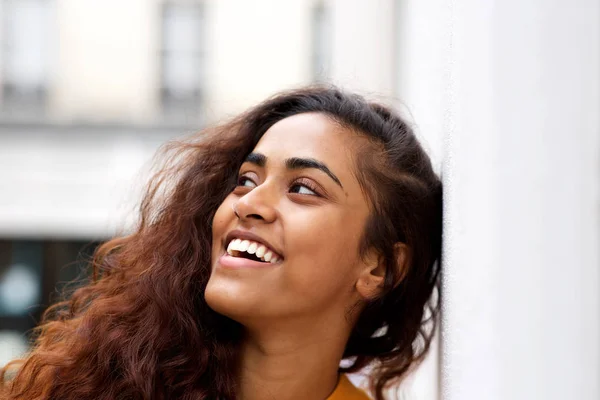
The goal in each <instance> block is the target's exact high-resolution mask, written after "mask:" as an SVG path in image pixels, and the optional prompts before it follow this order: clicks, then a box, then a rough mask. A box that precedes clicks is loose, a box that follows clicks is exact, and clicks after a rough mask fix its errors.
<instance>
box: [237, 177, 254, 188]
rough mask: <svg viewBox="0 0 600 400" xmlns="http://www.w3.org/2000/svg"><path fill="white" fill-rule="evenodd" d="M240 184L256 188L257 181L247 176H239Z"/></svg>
mask: <svg viewBox="0 0 600 400" xmlns="http://www.w3.org/2000/svg"><path fill="white" fill-rule="evenodd" d="M237 185H238V186H244V187H249V188H254V187H256V183H254V182H253V181H252V179H250V178H248V177H247V176H240V177H239V178H238V182H237Z"/></svg>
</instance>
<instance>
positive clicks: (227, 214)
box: [212, 196, 233, 250]
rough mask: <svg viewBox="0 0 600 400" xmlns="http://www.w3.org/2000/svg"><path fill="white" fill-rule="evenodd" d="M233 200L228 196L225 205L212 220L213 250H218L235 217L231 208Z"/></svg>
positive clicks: (220, 207)
mask: <svg viewBox="0 0 600 400" xmlns="http://www.w3.org/2000/svg"><path fill="white" fill-rule="evenodd" d="M231 204H232V199H231V196H228V197H227V198H226V199H225V200H224V201H223V203H221V205H220V206H219V208H217V211H216V212H215V216H214V217H213V220H212V238H213V250H214V249H216V248H218V247H219V246H220V243H221V239H222V237H223V235H225V233H226V232H227V227H228V225H229V222H230V220H231V218H232V216H233V211H232V208H231Z"/></svg>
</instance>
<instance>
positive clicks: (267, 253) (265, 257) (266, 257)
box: [263, 250, 273, 262]
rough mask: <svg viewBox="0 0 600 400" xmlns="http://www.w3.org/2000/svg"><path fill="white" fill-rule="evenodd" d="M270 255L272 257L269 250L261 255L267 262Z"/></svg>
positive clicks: (269, 259)
mask: <svg viewBox="0 0 600 400" xmlns="http://www.w3.org/2000/svg"><path fill="white" fill-rule="evenodd" d="M271 257H273V253H272V252H271V251H270V250H269V251H267V252H266V253H265V255H264V256H263V260H265V261H266V262H269V261H271Z"/></svg>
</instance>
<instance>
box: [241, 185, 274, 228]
mask: <svg viewBox="0 0 600 400" xmlns="http://www.w3.org/2000/svg"><path fill="white" fill-rule="evenodd" d="M276 202H277V199H276V195H275V194H274V193H273V188H269V187H268V185H267V184H266V183H263V184H262V185H260V186H257V187H255V188H254V189H252V190H251V191H249V192H248V193H246V194H245V195H243V196H242V197H240V198H239V200H238V201H237V202H236V203H234V204H233V211H234V212H235V214H236V215H237V217H238V218H239V219H240V220H241V221H250V220H255V221H263V222H266V223H271V222H273V221H275V219H276V217H277V210H276V208H275V204H276Z"/></svg>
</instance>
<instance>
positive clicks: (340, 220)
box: [286, 214, 362, 297]
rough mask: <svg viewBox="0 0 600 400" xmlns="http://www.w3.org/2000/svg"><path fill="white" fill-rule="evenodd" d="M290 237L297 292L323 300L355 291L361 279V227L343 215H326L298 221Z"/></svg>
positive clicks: (293, 273) (291, 269) (288, 237)
mask: <svg viewBox="0 0 600 400" xmlns="http://www.w3.org/2000/svg"><path fill="white" fill-rule="evenodd" d="M287 233H293V237H291V236H292V235H286V236H287V239H289V241H290V247H291V248H290V251H291V252H292V253H293V254H294V260H293V264H294V265H293V268H292V267H291V266H290V271H289V272H290V274H292V275H293V276H291V277H290V280H292V279H293V282H294V284H295V286H297V289H298V290H304V291H306V292H310V295H312V296H317V297H323V296H327V295H328V294H331V295H333V294H335V293H339V292H340V291H350V290H351V289H352V286H353V284H354V282H355V280H356V279H357V276H358V275H357V273H358V268H357V264H358V262H359V254H358V245H359V243H360V238H361V237H362V226H359V224H358V223H356V221H348V219H347V218H346V217H345V216H343V215H333V214H327V215H323V216H321V217H320V218H315V217H313V218H310V219H304V220H303V221H298V222H297V224H296V227H295V229H294V231H293V232H287ZM292 246H293V247H292ZM305 294H307V295H308V294H309V293H305Z"/></svg>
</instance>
